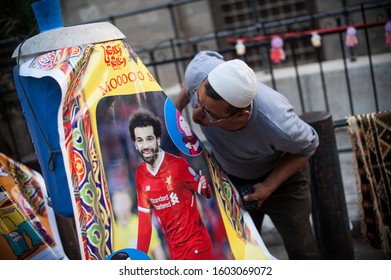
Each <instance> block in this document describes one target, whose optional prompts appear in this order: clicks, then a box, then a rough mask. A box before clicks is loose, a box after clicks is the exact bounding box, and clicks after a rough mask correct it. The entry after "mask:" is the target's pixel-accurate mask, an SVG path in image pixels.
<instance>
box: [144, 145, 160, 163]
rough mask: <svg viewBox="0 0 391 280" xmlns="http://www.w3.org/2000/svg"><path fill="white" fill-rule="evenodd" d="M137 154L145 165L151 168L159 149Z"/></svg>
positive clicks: (148, 149)
mask: <svg viewBox="0 0 391 280" xmlns="http://www.w3.org/2000/svg"><path fill="white" fill-rule="evenodd" d="M139 154H140V156H141V158H142V159H143V160H144V161H145V162H146V163H148V164H149V165H151V166H153V165H154V163H155V161H156V159H157V158H158V156H159V147H156V148H153V147H150V148H146V149H142V150H141V151H139Z"/></svg>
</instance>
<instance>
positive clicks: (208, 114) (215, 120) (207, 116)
mask: <svg viewBox="0 0 391 280" xmlns="http://www.w3.org/2000/svg"><path fill="white" fill-rule="evenodd" d="M198 89H199V87H197V88H195V89H194V90H193V94H194V98H195V102H196V103H197V105H198V106H200V107H201V108H202V110H203V111H204V113H205V117H206V119H207V120H208V122H210V123H220V122H222V121H225V120H226V119H228V118H229V117H231V116H232V115H230V116H228V117H225V118H220V119H215V118H214V117H212V116H211V115H210V113H209V112H208V111H207V110H206V109H204V107H202V105H201V102H200V100H199V99H198Z"/></svg>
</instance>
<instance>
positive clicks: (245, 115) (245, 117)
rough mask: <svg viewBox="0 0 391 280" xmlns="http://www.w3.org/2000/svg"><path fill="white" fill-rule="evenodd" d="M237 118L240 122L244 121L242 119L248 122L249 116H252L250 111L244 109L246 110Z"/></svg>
mask: <svg viewBox="0 0 391 280" xmlns="http://www.w3.org/2000/svg"><path fill="white" fill-rule="evenodd" d="M235 116H236V117H237V118H238V119H239V120H242V119H246V120H247V119H248V118H249V116H250V110H248V109H244V110H242V111H240V112H238V113H236V115H235Z"/></svg>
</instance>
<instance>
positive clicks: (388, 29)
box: [384, 20, 391, 48]
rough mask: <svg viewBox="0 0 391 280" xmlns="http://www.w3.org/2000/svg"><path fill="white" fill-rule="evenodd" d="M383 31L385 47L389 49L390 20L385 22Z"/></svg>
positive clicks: (390, 36) (390, 40)
mask: <svg viewBox="0 0 391 280" xmlns="http://www.w3.org/2000/svg"><path fill="white" fill-rule="evenodd" d="M384 29H385V31H386V33H385V36H386V45H387V46H388V47H390V48H391V20H389V21H387V23H386V25H385V26H384Z"/></svg>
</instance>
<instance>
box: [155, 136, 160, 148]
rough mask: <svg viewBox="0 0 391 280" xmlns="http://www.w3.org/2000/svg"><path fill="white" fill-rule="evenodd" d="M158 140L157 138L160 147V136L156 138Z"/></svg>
mask: <svg viewBox="0 0 391 280" xmlns="http://www.w3.org/2000/svg"><path fill="white" fill-rule="evenodd" d="M156 140H157V144H158V146H159V147H160V137H158V138H156Z"/></svg>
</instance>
